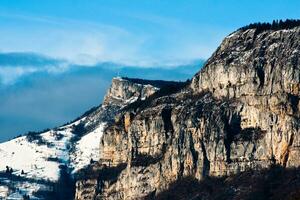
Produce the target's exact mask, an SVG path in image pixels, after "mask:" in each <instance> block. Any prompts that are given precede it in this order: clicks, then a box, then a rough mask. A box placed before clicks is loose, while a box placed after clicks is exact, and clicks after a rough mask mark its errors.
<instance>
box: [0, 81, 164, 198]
mask: <svg viewBox="0 0 300 200" xmlns="http://www.w3.org/2000/svg"><path fill="white" fill-rule="evenodd" d="M157 90H159V89H158V88H157V87H154V86H152V85H150V84H145V85H144V84H139V83H133V82H131V81H129V80H126V79H122V78H115V79H113V81H112V86H111V88H110V89H109V92H108V95H106V97H105V101H104V103H103V104H102V106H99V107H96V108H95V109H93V110H91V111H90V112H87V113H85V114H84V115H83V116H82V117H81V118H79V119H78V120H76V121H75V122H72V123H70V124H68V125H64V126H61V127H57V128H54V129H52V130H49V131H45V132H43V133H33V134H32V135H30V134H28V135H25V136H21V137H18V138H15V139H12V140H10V141H7V142H4V143H1V144H0V158H1V160H0V199H23V195H29V196H30V199H39V198H38V197H37V196H36V192H37V191H40V190H43V191H47V190H49V191H51V190H53V184H54V183H56V182H58V181H59V180H60V178H61V169H62V166H66V167H67V169H68V170H69V171H70V172H71V175H72V174H75V173H76V172H77V171H78V170H80V169H82V168H84V167H86V166H87V165H89V164H90V163H91V161H98V160H99V157H100V155H99V153H100V149H99V146H100V145H99V143H100V139H101V137H102V135H103V131H104V129H105V126H106V122H107V121H108V120H111V119H114V117H115V115H116V114H117V112H118V110H120V109H121V108H122V107H124V106H125V105H128V104H130V103H133V102H135V101H137V100H138V99H142V98H145V97H146V96H147V95H151V94H152V93H154V92H155V91H157ZM76 129H79V133H78V131H75V130H76ZM81 129H82V130H81ZM7 169H9V170H11V172H6V171H7ZM10 176H12V177H18V178H17V180H12V179H11V178H10ZM16 188H17V190H16ZM42 199H43V198H42Z"/></svg>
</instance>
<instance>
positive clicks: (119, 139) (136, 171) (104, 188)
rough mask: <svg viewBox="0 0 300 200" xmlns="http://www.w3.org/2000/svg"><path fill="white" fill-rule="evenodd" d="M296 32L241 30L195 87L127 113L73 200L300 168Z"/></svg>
mask: <svg viewBox="0 0 300 200" xmlns="http://www.w3.org/2000/svg"><path fill="white" fill-rule="evenodd" d="M299 32H300V28H299V27H298V26H297V27H294V28H292V29H282V30H271V29H270V30H263V31H261V32H256V29H253V28H250V29H246V30H238V31H236V32H234V33H232V34H231V35H229V36H228V37H226V38H225V39H224V40H223V42H222V43H221V45H220V46H219V48H218V49H217V50H216V51H215V52H214V54H213V55H212V57H211V58H210V59H208V61H207V62H206V64H205V66H204V67H203V68H202V69H201V70H200V71H199V72H198V73H197V74H196V75H195V76H194V77H193V78H192V81H191V82H190V84H189V85H187V86H186V87H183V88H179V90H177V91H175V92H174V93H167V94H166V95H162V96H157V98H152V99H151V101H150V102H149V101H148V102H147V106H143V104H145V103H146V102H141V104H139V106H137V107H133V108H130V109H125V110H123V112H121V113H120V114H119V117H118V118H117V119H116V120H115V122H114V123H112V124H109V125H108V126H107V127H106V129H105V130H104V134H103V137H102V138H101V142H100V152H99V154H100V160H99V163H98V164H95V166H94V167H92V168H91V169H90V170H91V171H90V172H88V171H85V172H83V174H84V173H92V174H94V176H93V178H92V179H90V180H80V181H78V182H77V183H76V186H77V190H76V191H77V192H76V199H85V198H87V199H143V198H146V197H147V198H150V199H155V198H156V197H157V195H158V194H160V192H162V191H164V190H166V189H168V187H169V185H170V184H172V183H173V182H176V181H178V180H181V179H182V178H185V177H189V176H191V177H194V178H195V179H196V180H204V179H205V178H206V177H219V176H220V177H222V176H225V177H230V176H234V174H238V173H239V172H241V173H243V172H244V171H247V170H248V169H252V170H258V171H259V170H263V169H267V168H269V167H271V166H273V165H280V166H282V167H284V168H291V167H298V166H299V165H300V160H299V159H298V158H299V154H300V150H299V146H298V143H299V140H300V136H299V126H300V122H299V114H300V113H299V86H300V84H299V78H300V73H299V71H300V70H299V58H300V56H299V48H300V44H299V41H300V40H299V35H300V34H299ZM107 173H109V175H105V176H104V175H103V174H107ZM89 181H91V182H89ZM93 184H95V185H93ZM91 188H96V190H94V191H93V192H92V191H91V190H90V189H91ZM89 190H90V192H87V191H89ZM235 195H238V191H233V193H232V195H231V198H234V197H235ZM245 195H246V194H245ZM240 198H243V197H242V196H241V197H240Z"/></svg>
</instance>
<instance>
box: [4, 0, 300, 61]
mask: <svg viewBox="0 0 300 200" xmlns="http://www.w3.org/2000/svg"><path fill="white" fill-rule="evenodd" d="M299 6H300V2H299V1H296V0H291V1H288V3H287V1H283V0H282V1H281V0H273V1H270V0H252V1H238V0H226V1H221V0H218V1H216V0H168V1H167V0H126V1H125V0H109V1H108V0H105V1H104V0H103V1H102V0H1V2H0V35H1V40H0V51H2V52H7V51H9V52H11V51H30V52H38V53H42V54H46V55H49V56H52V57H53V56H54V57H61V58H66V59H69V60H71V61H73V62H76V63H87V64H92V63H96V62H99V61H113V62H121V63H126V64H137V65H155V64H158V63H167V64H169V65H172V64H176V63H179V62H181V63H182V62H188V61H189V60H193V59H199V58H208V57H209V56H210V55H211V53H212V52H213V51H214V49H215V48H216V47H217V46H218V44H219V43H220V41H221V40H222V38H223V37H224V36H226V35H227V34H229V33H230V32H232V31H234V30H235V29H237V28H238V27H241V26H243V25H246V24H248V23H250V22H256V21H271V20H273V19H285V18H299V17H300V12H299Z"/></svg>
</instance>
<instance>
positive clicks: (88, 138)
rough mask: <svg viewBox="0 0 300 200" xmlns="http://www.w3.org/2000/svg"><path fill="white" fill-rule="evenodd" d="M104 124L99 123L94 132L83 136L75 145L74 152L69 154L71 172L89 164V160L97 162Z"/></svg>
mask: <svg viewBox="0 0 300 200" xmlns="http://www.w3.org/2000/svg"><path fill="white" fill-rule="evenodd" d="M104 127H105V123H101V124H100V125H99V127H98V128H96V129H95V130H94V131H92V132H90V133H88V134H87V135H85V136H83V137H82V138H81V139H80V140H79V141H78V142H77V143H76V144H75V151H74V153H72V154H71V165H72V167H73V168H74V170H73V172H76V171H78V170H79V169H81V168H83V167H85V166H87V165H88V164H90V161H91V159H93V160H94V161H97V160H99V151H100V150H99V143H100V139H101V137H102V135H103V130H104Z"/></svg>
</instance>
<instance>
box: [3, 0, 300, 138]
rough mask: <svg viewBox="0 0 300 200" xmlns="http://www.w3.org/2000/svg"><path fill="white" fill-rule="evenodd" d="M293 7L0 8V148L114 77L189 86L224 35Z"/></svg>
mask: <svg viewBox="0 0 300 200" xmlns="http://www.w3.org/2000/svg"><path fill="white" fill-rule="evenodd" d="M287 2H288V3H287ZM299 8H300V1H296V0H289V1H286V0H285V1H284V0H273V1H270V0H252V1H241V0H240V1H238V0H226V1H224V0H223V1H221V0H218V1H216V0H209V1H208V0H180V1H179V0H105V1H104V0H0V141H4V140H7V139H9V138H12V137H13V136H16V135H18V134H22V133H25V132H27V131H29V130H35V131H37V130H41V129H45V128H49V127H54V126H58V125H61V124H64V123H65V122H67V121H70V120H72V119H74V118H76V117H78V116H79V115H80V114H82V113H83V112H85V111H86V110H88V109H89V108H91V107H92V106H96V105H99V104H100V103H101V100H102V98H103V95H104V94H105V92H106V90H107V87H109V84H110V81H111V78H112V77H113V76H116V75H118V74H119V75H122V76H130V77H137V78H146V79H168V80H185V79H187V78H191V77H192V76H193V74H194V73H196V72H197V71H198V70H199V69H200V67H201V66H202V64H203V59H204V60H205V59H207V58H208V57H209V56H210V55H211V54H212V53H213V51H214V50H215V49H216V48H217V46H218V45H219V44H220V42H221V41H222V39H223V38H224V37H225V36H226V35H228V34H230V33H231V32H233V31H234V30H236V29H238V28H239V27H241V26H244V25H247V24H249V23H251V22H266V21H269V22H271V21H272V20H273V19H286V18H298V19H299V18H300V12H299ZM9 52H19V53H9ZM20 52H22V53H20ZM28 52H30V53H28ZM40 54H41V55H45V56H46V57H44V56H41V55H40ZM201 59H202V60H201ZM103 62H104V63H103ZM105 62H106V63H107V62H108V63H110V64H108V65H106V64H105ZM101 63H102V64H101ZM111 63H117V64H111ZM179 65H183V67H178V66H179ZM120 66H126V67H124V68H119V67H120ZM133 66H134V67H133ZM147 67H148V68H147ZM149 67H156V69H155V70H153V69H151V68H149Z"/></svg>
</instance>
